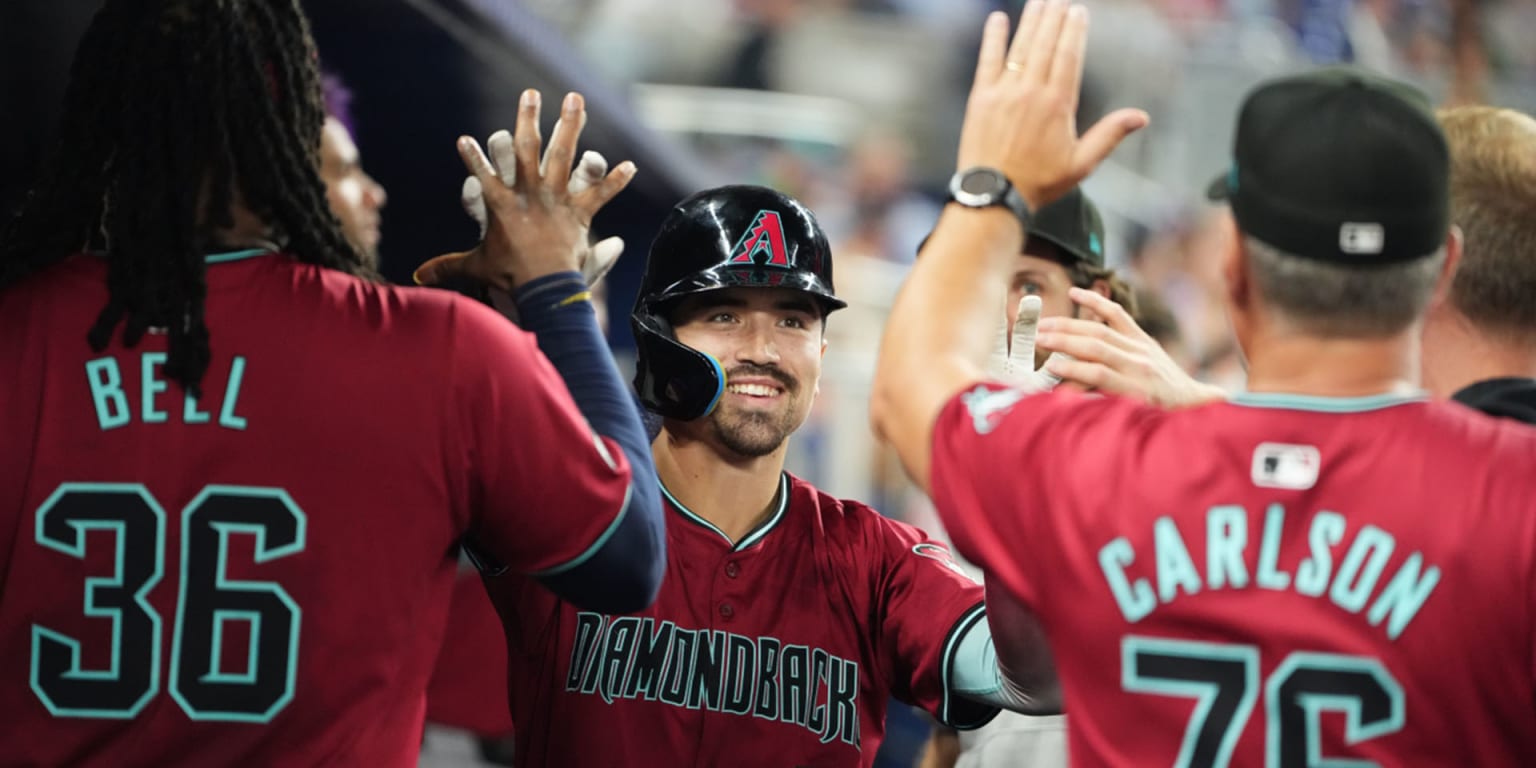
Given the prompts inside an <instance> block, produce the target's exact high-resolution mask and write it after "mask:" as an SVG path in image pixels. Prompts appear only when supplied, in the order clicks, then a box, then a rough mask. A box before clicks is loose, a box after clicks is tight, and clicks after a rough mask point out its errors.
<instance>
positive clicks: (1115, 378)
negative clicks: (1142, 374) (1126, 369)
mask: <svg viewBox="0 0 1536 768" xmlns="http://www.w3.org/2000/svg"><path fill="white" fill-rule="evenodd" d="M1045 369H1046V370H1047V371H1049V372H1050V373H1051V374H1052V375H1054V376H1058V377H1060V378H1061V380H1062V381H1065V382H1071V383H1073V384H1077V385H1080V386H1083V387H1087V388H1088V389H1093V390H1097V391H1099V392H1109V393H1112V394H1117V395H1129V396H1132V397H1138V398H1142V399H1145V398H1146V394H1145V393H1144V392H1143V391H1142V390H1141V388H1140V387H1137V386H1135V385H1133V384H1132V383H1131V382H1130V380H1129V379H1127V378H1126V377H1125V376H1122V375H1121V374H1120V373H1118V372H1117V371H1115V370H1114V369H1112V368H1110V367H1108V366H1106V365H1103V364H1101V363H1094V362H1089V361H1086V360H1074V359H1072V358H1070V357H1058V356H1056V355H1052V356H1051V357H1050V358H1049V359H1047V360H1046V361H1045Z"/></svg>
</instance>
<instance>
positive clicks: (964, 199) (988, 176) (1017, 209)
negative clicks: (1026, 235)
mask: <svg viewBox="0 0 1536 768" xmlns="http://www.w3.org/2000/svg"><path fill="white" fill-rule="evenodd" d="M949 199H951V200H953V201H955V202H957V203H959V204H961V205H963V206H966V207H968V208H990V207H992V206H994V205H996V206H1000V207H1003V208H1007V209H1008V210H1010V211H1012V212H1013V215H1014V216H1015V217H1017V218H1018V220H1019V223H1020V224H1022V225H1024V228H1025V229H1026V230H1027V229H1029V222H1030V219H1031V218H1033V215H1032V214H1031V213H1030V211H1029V205H1028V204H1027V203H1025V202H1024V198H1023V196H1021V195H1020V194H1019V191H1018V190H1017V189H1014V188H1013V184H1010V183H1009V182H1008V177H1007V176H1004V175H1003V173H1002V171H999V170H997V169H995V168H980V167H978V168H967V169H965V170H963V171H960V172H958V173H956V174H955V175H954V176H952V177H950V180H949Z"/></svg>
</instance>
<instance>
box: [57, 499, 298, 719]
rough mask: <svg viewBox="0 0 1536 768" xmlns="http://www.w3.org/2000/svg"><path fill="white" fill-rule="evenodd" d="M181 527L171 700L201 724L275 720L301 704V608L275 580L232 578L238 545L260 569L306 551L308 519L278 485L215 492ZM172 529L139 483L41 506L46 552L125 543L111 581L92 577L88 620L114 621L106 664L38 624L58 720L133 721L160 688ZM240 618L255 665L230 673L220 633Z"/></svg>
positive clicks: (190, 508) (98, 653)
mask: <svg viewBox="0 0 1536 768" xmlns="http://www.w3.org/2000/svg"><path fill="white" fill-rule="evenodd" d="M180 523H181V552H180V553H179V556H178V557H177V559H178V561H179V563H178V565H177V567H179V568H180V569H181V571H180V579H179V580H178V581H177V584H178V587H177V589H178V591H177V595H176V616H175V621H174V623H173V625H172V630H171V631H172V632H173V633H174V634H173V635H172V639H171V659H170V684H169V686H168V690H169V691H170V694H171V698H173V699H175V700H176V703H177V704H179V705H180V706H181V708H182V710H184V711H185V712H186V713H187V716H188V717H190V718H192V719H193V720H228V721H238V722H250V723H264V722H267V721H268V720H270V719H271V718H272V717H273V716H274V715H276V714H277V713H278V712H279V711H281V710H282V708H283V707H284V706H286V705H287V704H288V702H289V701H290V700H292V699H293V678H294V670H295V668H296V666H297V664H298V656H299V654H298V645H299V619H300V611H299V606H298V604H297V603H295V602H294V601H293V600H292V599H291V598H289V596H288V593H287V592H285V591H283V588H282V587H280V586H278V585H277V584H275V583H272V582H269V581H235V580H231V579H229V578H228V570H229V558H230V539H231V538H232V537H235V536H253V537H255V540H254V548H255V556H254V561H255V564H256V565H260V564H261V563H265V562H268V561H271V560H276V559H278V558H281V557H286V556H288V555H291V554H294V553H295V552H300V551H302V550H303V549H304V513H303V512H301V511H300V510H299V508H298V506H297V505H295V504H294V503H293V500H292V499H290V498H288V494H287V493H285V492H283V491H282V490H279V489H276V488H244V487H238V486H224V485H210V486H207V487H206V488H204V489H203V491H202V492H201V493H199V494H198V495H197V497H196V498H194V499H193V500H192V502H191V503H190V504H188V505H187V506H186V508H185V509H183V510H182V512H181V520H180ZM165 529H166V513H165V510H164V509H162V508H161V507H160V504H159V503H158V502H156V501H155V499H154V497H153V496H151V495H150V494H149V491H148V490H147V489H145V488H144V486H142V485H138V484H119V483H65V484H63V485H61V486H59V488H58V490H56V491H54V493H53V495H52V496H50V497H48V500H47V501H46V502H44V503H43V505H42V506H41V507H39V508H38V510H37V526H36V531H35V533H36V540H37V543H38V544H40V545H42V546H43V547H46V548H48V549H51V550H55V551H57V552H60V553H63V554H64V555H67V556H69V557H72V558H76V559H79V560H84V559H85V558H86V540H87V532H89V531H92V530H107V531H110V532H111V533H112V534H113V537H114V538H115V542H116V555H115V557H114V558H113V561H112V562H113V575H112V576H111V577H94V578H87V579H86V580H85V609H84V611H85V616H86V617H88V618H89V619H93V620H100V619H109V620H111V626H112V641H111V643H112V647H111V650H110V659H111V661H110V663H108V664H107V665H106V668H105V669H102V668H100V666H101V665H100V664H99V663H97V664H95V665H93V666H95V667H96V668H92V669H86V668H85V666H84V665H83V663H82V660H81V642H80V641H79V640H77V639H76V638H74V637H71V636H70V635H69V634H67V633H66V632H64V631H61V630H60V629H58V628H50V627H46V626H43V625H42V624H33V625H32V690H33V691H34V692H35V693H36V694H37V697H38V698H39V699H41V700H42V702H43V704H44V705H45V706H46V707H47V708H48V711H49V712H51V713H53V715H54V716H56V717H97V718H120V719H126V718H132V717H134V716H135V715H137V714H138V713H139V711H140V710H142V709H143V708H144V707H145V705H147V704H148V703H149V702H150V700H151V699H153V698H154V696H155V694H157V693H159V691H160V667H161V664H160V649H161V634H160V633H161V624H162V617H161V616H159V615H158V614H157V613H156V612H155V609H154V608H153V607H152V606H151V605H150V604H149V599H148V596H149V592H150V590H151V589H153V588H154V587H155V585H156V584H158V583H159V582H160V578H161V576H162V575H164V572H165V561H166V558H167V556H168V553H167V552H166V551H165V550H166V531H165ZM242 622H243V623H245V624H246V629H247V630H248V632H249V638H250V640H249V647H250V651H249V653H248V654H247V656H248V658H246V659H245V660H244V661H245V664H244V666H243V668H241V667H240V665H238V664H230V665H229V666H231V667H234V668H233V669H226V668H225V666H224V665H225V659H224V648H223V637H224V635H225V633H226V632H227V631H229V630H230V628H231V627H232V626H233V625H235V624H236V623H242ZM82 626H84V625H82ZM90 655H91V658H93V659H104V658H108V656H107V655H106V653H104V652H103V651H102V649H93V650H92V651H91V654H90Z"/></svg>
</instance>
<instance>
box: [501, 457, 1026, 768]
mask: <svg viewBox="0 0 1536 768" xmlns="http://www.w3.org/2000/svg"><path fill="white" fill-rule="evenodd" d="M778 505H779V506H778V508H777V510H776V511H775V512H774V514H773V515H772V517H771V518H770V519H769V520H768V521H767V522H765V523H764V524H763V525H762V526H760V527H759V528H758V529H756V530H754V531H753V532H751V533H750V534H748V535H746V536H745V537H743V538H742V539H741V540H740V541H739V542H738V543H736V544H734V545H733V544H732V543H731V542H730V540H729V539H728V538H727V537H726V536H725V534H723V533H722V532H721V531H720V530H719V529H717V528H715V527H714V526H713V525H711V524H710V523H708V522H707V521H705V520H704V518H702V517H700V516H699V515H697V514H695V513H694V512H692V511H689V510H688V509H686V508H685V507H683V506H682V505H681V504H680V503H678V502H677V501H676V500H675V499H673V498H672V497H671V496H670V495H668V496H667V506H668V508H669V512H668V515H669V516H668V519H667V558H668V562H667V574H666V578H665V580H664V581H663V582H662V587H661V594H660V596H659V597H658V598H657V600H656V603H655V605H653V606H652V607H651V608H649V609H647V610H645V611H643V612H641V613H638V614H635V615H630V616H607V615H603V614H598V613H592V612H585V611H577V610H576V609H575V608H573V607H571V606H570V605H568V604H565V603H563V602H561V601H559V600H558V599H557V598H555V597H554V596H553V595H552V594H550V593H549V592H548V591H546V590H544V589H542V588H540V587H539V586H538V585H537V584H536V583H534V582H531V581H529V580H527V579H522V578H509V577H498V578H493V579H488V580H487V582H486V583H487V586H488V587H489V589H490V592H491V596H492V599H493V601H494V602H495V603H496V605H497V607H498V609H499V610H500V612H501V614H502V619H503V621H504V622H505V625H506V627H507V632H508V644H509V646H510V648H509V668H510V679H509V682H508V688H509V689H510V694H511V697H512V720H513V722H514V723H516V726H517V755H518V764H519V765H520V766H524V768H543V767H545V766H548V767H550V768H553V767H554V766H574V765H579V766H583V768H606V767H608V766H632V765H666V766H678V767H679V768H682V767H686V766H698V767H700V768H702V767H703V766H725V765H729V766H734V767H736V768H754V767H757V766H760V767H761V768H770V767H771V768H790V767H791V766H817V767H818V768H829V767H831V768H835V767H836V766H869V765H871V764H872V763H873V761H874V756H875V752H876V750H877V749H878V748H879V746H880V740H881V738H882V736H883V735H884V731H885V707H886V704H887V701H888V698H889V697H891V696H895V697H896V698H897V699H900V700H902V701H906V702H909V703H912V704H915V705H917V706H920V707H922V708H924V709H926V710H928V711H929V712H931V713H933V714H934V715H935V716H936V717H938V718H939V719H940V720H943V721H946V722H950V723H953V724H955V725H958V726H962V727H966V726H969V727H975V726H977V725H980V724H982V723H984V722H986V721H987V720H989V719H991V717H992V715H993V714H995V713H996V710H995V709H992V708H991V707H987V706H985V705H981V704H976V703H973V702H969V701H965V700H960V699H952V698H950V697H949V696H948V695H947V694H946V692H945V691H946V689H947V688H948V685H947V677H948V669H949V666H950V662H951V656H952V654H953V653H954V651H955V646H956V645H957V644H958V640H959V637H960V635H961V634H962V632H963V630H965V629H967V628H969V627H971V626H972V625H974V624H976V623H977V622H979V621H984V620H985V617H984V614H983V611H982V606H981V599H982V595H981V588H980V587H979V586H978V585H977V584H976V583H975V582H973V581H971V580H970V579H969V578H967V577H966V576H965V575H964V574H963V573H961V572H960V571H959V570H958V568H956V567H955V566H954V563H953V561H951V560H950V559H949V557H948V551H947V550H945V549H944V548H943V547H941V546H940V545H938V544H934V543H932V542H930V541H929V540H928V537H927V536H925V535H924V534H923V533H922V532H921V531H919V530H917V529H916V528H913V527H911V526H908V525H904V524H902V523H899V522H896V521H894V520H890V519H888V518H885V517H882V516H881V515H880V514H879V513H877V512H875V511H874V510H873V509H870V508H869V507H866V506H864V505H862V504H859V503H857V502H853V501H845V500H840V499H835V498H833V497H831V496H828V495H827V494H825V493H822V492H821V491H819V490H817V489H816V488H814V487H812V486H811V485H810V484H809V483H806V482H804V481H802V480H799V479H796V478H794V477H792V476H790V475H788V474H785V475H784V479H783V483H782V486H781V488H780V491H779V497H778Z"/></svg>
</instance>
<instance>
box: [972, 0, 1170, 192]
mask: <svg viewBox="0 0 1536 768" xmlns="http://www.w3.org/2000/svg"><path fill="white" fill-rule="evenodd" d="M1087 39H1088V9H1087V8H1085V7H1083V6H1080V5H1069V4H1068V3H1067V1H1066V0H1030V2H1028V3H1026V4H1025V6H1024V14H1023V17H1022V18H1021V19H1020V20H1019V29H1018V32H1017V33H1016V34H1015V35H1014V37H1013V43H1012V45H1010V44H1009V42H1008V17H1007V16H1006V15H1005V14H1002V13H994V14H992V15H991V16H989V17H988V18H987V23H986V27H985V28H984V29H983V31H982V40H981V53H980V56H979V57H978V59H977V62H976V78H975V80H974V82H973V83H972V84H971V96H970V100H969V101H968V102H967V103H966V108H965V122H964V125H963V126H962V128H961V133H960V151H959V156H958V167H959V168H960V169H961V170H964V169H967V168H974V167H978V166H980V167H988V168H995V169H997V170H999V171H1002V173H1003V175H1005V176H1007V177H1008V180H1009V181H1010V182H1012V183H1013V186H1014V188H1016V189H1017V190H1018V191H1019V194H1020V195H1022V196H1023V197H1024V200H1025V202H1027V203H1028V204H1029V207H1030V210H1035V211H1038V210H1040V207H1041V206H1043V205H1045V204H1047V203H1049V202H1051V201H1053V200H1055V199H1056V198H1058V197H1060V196H1061V195H1062V194H1063V193H1065V192H1066V191H1067V190H1068V189H1071V188H1072V187H1073V186H1075V185H1076V184H1077V183H1078V182H1080V181H1082V180H1083V178H1084V177H1086V176H1087V175H1088V174H1089V173H1090V172H1091V171H1092V170H1093V169H1094V168H1095V167H1097V166H1098V164H1099V163H1100V162H1102V161H1103V160H1104V158H1105V157H1108V156H1109V153H1110V152H1111V151H1113V150H1114V148H1115V147H1116V146H1118V145H1119V143H1120V141H1121V140H1122V139H1124V138H1125V137H1126V136H1127V135H1129V134H1130V133H1132V132H1133V131H1136V130H1138V129H1140V128H1142V127H1143V126H1145V125H1146V124H1147V120H1148V118H1147V114H1146V113H1145V112H1142V111H1141V110H1136V109H1122V110H1119V111H1116V112H1114V113H1112V114H1110V115H1108V116H1106V117H1105V118H1104V119H1102V120H1100V121H1099V122H1098V123H1096V124H1095V125H1094V126H1093V127H1092V128H1089V129H1088V131H1087V132H1086V133H1084V134H1083V135H1082V137H1081V138H1079V136H1078V135H1077V125H1076V121H1075V118H1074V115H1075V114H1076V112H1077V99H1078V90H1079V87H1080V86H1081V84H1082V78H1083V49H1084V46H1085V45H1086V43H1087Z"/></svg>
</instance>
